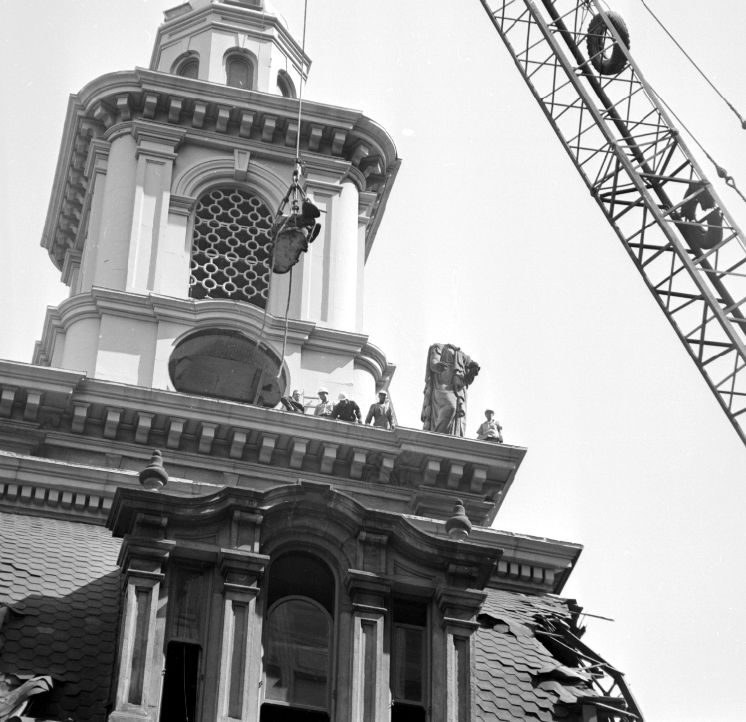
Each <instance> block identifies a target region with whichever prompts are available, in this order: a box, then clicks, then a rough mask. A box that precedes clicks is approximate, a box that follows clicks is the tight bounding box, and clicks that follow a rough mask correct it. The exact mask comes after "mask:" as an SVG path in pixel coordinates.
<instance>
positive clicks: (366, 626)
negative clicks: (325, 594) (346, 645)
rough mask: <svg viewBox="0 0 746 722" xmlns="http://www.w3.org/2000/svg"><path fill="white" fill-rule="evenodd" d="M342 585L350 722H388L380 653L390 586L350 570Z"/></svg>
mask: <svg viewBox="0 0 746 722" xmlns="http://www.w3.org/2000/svg"><path fill="white" fill-rule="evenodd" d="M345 585H346V587H347V593H348V594H349V595H350V598H351V600H352V655H351V660H352V670H351V675H350V678H351V682H352V684H351V691H350V722H385V721H386V720H388V719H389V693H388V688H389V659H388V656H387V655H386V656H384V653H383V651H384V637H385V633H386V630H385V619H386V611H387V610H386V605H387V599H388V595H389V593H390V591H391V582H390V581H389V580H387V579H385V578H383V577H381V576H379V575H377V574H373V573H370V572H363V571H359V570H355V569H351V570H350V571H348V572H347V578H346V579H345Z"/></svg>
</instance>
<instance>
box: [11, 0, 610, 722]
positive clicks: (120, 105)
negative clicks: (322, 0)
mask: <svg viewBox="0 0 746 722" xmlns="http://www.w3.org/2000/svg"><path fill="white" fill-rule="evenodd" d="M309 63H310V61H309V59H308V58H307V57H306V56H305V55H304V54H303V52H302V51H301V49H300V47H299V46H298V43H297V41H296V40H295V39H294V38H293V37H292V36H291V35H290V33H289V32H288V30H287V28H286V27H285V26H284V24H283V23H282V22H281V21H280V20H279V19H278V18H277V17H276V16H275V15H273V14H272V13H271V10H270V9H269V8H267V7H265V6H263V5H262V3H261V0H214V1H213V2H207V1H206V0H191V2H189V3H184V4H183V5H180V6H178V7H176V8H174V9H173V10H170V11H168V12H167V13H166V19H165V22H164V24H163V25H162V26H161V28H160V29H159V31H158V34H157V36H156V43H155V49H154V52H153V57H152V61H151V66H150V69H148V70H135V71H131V72H122V73H113V74H110V75H107V76H103V77H101V78H98V79H96V80H94V81H92V82H91V83H89V85H87V86H86V87H85V88H84V89H83V90H82V91H81V92H80V93H79V94H77V95H74V96H72V98H71V101H70V105H69V110H68V115H67V118H66V121H65V130H64V135H63V142H62V147H61V150H60V157H59V163H58V167H57V174H56V178H55V184H54V188H53V192H52V198H51V202H50V206H49V212H48V215H47V221H46V225H45V230H44V237H43V240H42V243H43V245H44V246H45V247H46V248H47V249H48V250H49V254H50V257H51V259H52V261H53V262H54V263H55V264H56V265H57V267H58V268H59V269H60V270H61V272H62V274H63V279H64V280H65V282H66V283H67V284H68V285H69V286H70V298H69V299H67V300H66V301H64V302H63V303H62V304H61V305H60V306H59V307H58V308H54V309H50V311H49V313H48V315H47V319H46V323H45V326H44V329H43V333H42V338H41V340H40V341H39V342H38V344H37V348H36V351H35V356H34V361H33V363H32V364H21V363H12V362H0V549H1V550H2V553H1V554H0V634H1V635H2V637H3V646H2V647H0V722H3V720H5V719H7V718H8V716H9V715H10V714H20V713H21V711H23V710H22V706H19V705H21V702H18V699H19V694H21V693H20V692H19V690H21V692H22V685H23V682H24V681H26V680H28V679H35V678H37V677H40V676H48V677H49V678H50V682H49V683H50V684H51V685H52V689H51V690H50V691H48V692H44V693H42V694H38V695H36V696H34V697H33V698H32V701H31V707H30V708H28V709H26V713H27V714H31V713H33V716H35V717H37V718H43V719H49V720H52V719H55V720H62V719H69V718H72V719H92V720H102V721H103V720H104V719H111V720H117V721H118V722H130V721H132V722H134V721H135V720H137V721H139V722H143V721H145V720H150V721H151V722H159V721H160V722H169V720H184V719H189V720H190V722H192V721H194V722H214V721H217V720H220V721H224V722H228V721H229V720H245V721H246V722H255V721H261V722H277V721H285V722H294V721H297V720H306V721H307V722H315V721H316V720H318V721H319V722H323V721H329V722H342V721H345V722H347V721H350V722H389V721H391V722H397V720H405V719H406V720H415V721H416V720H429V721H430V722H452V721H453V722H455V721H458V722H467V721H468V722H472V721H476V720H495V719H501V720H506V721H507V720H517V719H541V720H553V719H558V718H564V719H568V720H580V719H582V720H593V719H596V720H604V719H612V718H616V717H614V715H613V714H611V713H610V712H609V711H608V710H612V711H613V710H614V709H619V705H618V704H617V703H616V702H614V700H613V699H612V698H611V697H607V696H603V695H601V696H599V692H598V691H597V690H596V688H595V686H594V685H595V681H596V678H597V677H599V676H603V675H602V674H601V672H600V671H598V670H597V671H596V672H593V673H591V672H586V671H583V669H582V659H586V658H590V657H588V655H589V654H590V652H584V653H582V654H579V653H578V652H577V649H576V651H575V652H574V654H576V656H575V657H572V655H570V658H568V655H567V653H564V656H563V654H562V653H560V652H558V651H557V649H558V648H557V647H556V645H555V646H554V647H553V643H552V641H551V638H556V637H557V636H558V635H561V634H565V635H566V636H565V639H570V637H572V638H573V639H575V638H576V636H577V637H579V636H580V634H581V632H582V630H581V629H580V628H579V627H578V614H579V608H578V607H577V606H576V605H575V604H574V602H572V601H568V600H562V599H560V598H559V597H557V596H555V595H557V594H560V593H561V592H562V588H563V586H564V584H565V582H566V581H567V578H568V576H569V574H570V572H571V571H572V569H573V568H574V566H575V564H576V562H577V560H578V557H579V554H580V552H581V547H580V546H579V545H577V544H571V543H565V542H558V541H551V540H547V539H538V538H532V537H528V536H521V535H515V534H507V533H503V532H497V531H494V530H492V529H490V528H489V525H490V524H491V523H492V522H493V521H494V519H495V516H496V515H497V513H498V511H499V509H500V506H501V504H502V502H503V500H504V499H505V496H506V494H507V492H508V490H509V489H510V486H511V484H512V483H513V481H514V479H515V476H516V473H517V471H518V469H519V467H520V464H521V461H522V459H523V457H524V455H525V449H522V448H519V447H515V446H510V445H506V444H490V443H484V442H480V441H476V440H470V439H465V438H459V437H455V436H447V435H442V434H436V433H430V432H424V431H419V430H413V429H407V428H401V427H397V428H395V429H393V430H389V429H383V428H374V427H365V426H361V425H357V424H350V423H346V422H342V421H333V420H329V419H327V418H322V417H317V416H314V415H312V414H299V413H288V412H286V411H283V410H281V409H280V408H273V407H272V406H273V404H269V403H266V404H262V403H260V402H257V398H260V397H259V396H258V394H259V392H260V390H261V389H260V387H261V388H268V386H267V383H266V382H267V381H268V379H269V376H267V375H266V374H267V373H269V371H267V369H269V368H270V366H271V367H272V373H274V370H275V368H276V370H277V375H276V377H273V379H272V383H273V384H276V385H277V386H278V387H281V388H280V391H281V392H283V393H286V394H289V389H291V388H293V389H295V388H297V389H302V390H305V392H306V394H305V396H306V398H308V397H309V396H314V395H315V392H316V388H318V386H322V385H323V386H325V387H327V388H328V389H329V390H330V391H331V396H332V398H336V394H338V393H345V394H347V395H348V396H349V397H350V398H352V399H354V400H356V401H358V403H360V404H361V405H363V404H365V405H367V403H369V401H370V399H371V398H373V397H374V395H375V392H376V391H381V390H384V389H386V388H387V387H388V383H389V381H390V379H391V376H392V374H393V372H394V366H393V365H392V364H391V363H390V362H389V361H388V360H387V358H386V356H385V355H384V353H383V352H382V351H380V350H379V349H377V348H376V347H375V346H373V345H372V344H371V343H370V342H369V340H368V337H367V336H366V335H365V334H364V332H363V309H362V287H363V282H364V271H365V260H366V258H367V256H368V253H369V252H370V250H371V247H372V244H373V241H374V239H375V235H376V232H377V229H378V226H379V224H380V222H381V219H382V217H383V213H384V211H385V205H386V201H387V198H388V194H389V193H390V191H391V188H392V185H393V182H394V179H395V177H396V172H397V170H398V167H399V163H400V161H399V159H398V158H397V156H396V149H395V147H394V145H393V142H392V141H391V138H390V137H389V136H388V134H387V133H386V132H385V131H384V130H383V129H382V128H381V127H380V126H378V125H377V124H376V123H374V122H373V121H371V120H370V119H368V118H367V117H365V116H364V115H362V114H361V113H359V112H356V111H350V110H347V109H343V108H335V107H331V106H327V105H322V104H319V103H312V102H308V103H304V106H303V118H302V122H301V124H300V127H299V126H298V123H297V109H298V101H297V100H296V99H295V97H294V94H295V91H296V89H297V88H298V87H299V85H300V83H301V82H302V78H303V77H304V76H305V74H306V73H307V70H308V66H309ZM230 84H233V87H232V86H231V85H230ZM298 134H299V135H300V148H301V155H302V159H303V161H304V164H305V178H304V180H303V184H304V187H305V189H306V192H307V193H308V194H309V196H310V197H311V198H312V200H313V202H314V203H315V204H316V205H317V206H319V208H320V209H321V210H322V230H321V233H320V236H319V238H318V239H317V240H316V241H315V242H314V243H313V245H312V246H311V247H310V249H309V251H308V252H307V253H306V254H304V255H303V256H302V257H301V261H300V263H299V264H298V266H296V267H295V269H294V270H293V272H292V273H293V275H294V280H293V282H292V290H291V288H290V286H291V283H290V278H289V277H288V276H275V277H274V278H273V279H272V282H271V284H268V283H265V281H263V280H262V279H267V278H268V277H269V274H268V273H266V268H267V266H266V265H265V266H263V265H262V264H264V263H265V261H266V258H267V256H266V253H265V252H266V249H267V245H266V244H267V243H268V242H269V238H268V236H267V235H266V233H265V230H266V228H265V226H263V225H262V224H263V223H264V222H265V220H266V212H265V211H264V210H262V209H265V208H266V209H269V211H268V212H274V209H276V208H277V206H278V204H279V202H280V200H281V199H282V196H283V194H284V193H285V190H286V189H287V186H288V183H289V179H290V176H291V173H292V169H293V160H294V157H295V143H296V139H297V137H298ZM211 193H212V194H213V195H210V194H211ZM200 204H201V205H200ZM221 204H222V205H221ZM200 208H203V209H206V210H205V211H204V214H203V215H200ZM263 213H264V214H265V215H262V214H263ZM231 214H233V215H231ZM200 224H201V226H200ZM195 239H196V240H195ZM231 239H233V240H231ZM236 239H238V240H236ZM203 240H204V244H203V245H201V246H200V245H199V243H202V241H203ZM231 244H232V245H231ZM252 244H253V245H252ZM262 244H264V245H262ZM263 253H265V255H264V256H263V255H262V254H263ZM200 254H201V255H202V256H204V258H205V259H207V260H204V259H203V260H199V258H198V256H200ZM200 264H201V265H200ZM210 264H212V265H211V267H210V268H206V267H207V266H208V265H210ZM226 269H232V270H230V271H226ZM239 275H241V278H243V279H244V281H245V283H244V281H241V282H240V283H239V281H237V280H236V279H237V278H238V276H239ZM206 279H211V280H206ZM241 283H244V286H243V287H244V288H246V289H249V290H246V291H245V292H244V295H243V296H242V297H241V298H237V297H235V293H238V291H237V290H236V289H238V288H239V286H240V284H241ZM263 284H264V285H263ZM195 289H196V290H195ZM288 294H289V295H290V297H289V306H288V307H289V313H288V315H287V319H285V318H284V316H285V308H286V304H287V303H288V300H287V299H288ZM185 344H191V345H185ZM283 348H284V349H285V353H284V355H283V353H282V350H283ZM185 349H188V352H187V351H185ZM195 349H197V350H195ZM216 349H217V350H216ZM210 354H212V355H210ZM252 354H253V355H252ZM175 359H177V360H178V361H179V363H181V361H184V362H185V363H184V365H182V366H179V364H178V363H176V362H175ZM257 359H258V360H257ZM251 364H253V366H252V365H251ZM262 364H264V366H263V365H262ZM272 364H275V365H274V366H272ZM247 370H252V373H253V372H254V371H255V372H256V374H255V377H254V381H253V382H251V383H254V386H251V383H250V380H248V377H246V378H244V376H242V374H244V375H245V374H247V373H248V371H247ZM187 378H188V379H189V383H187V382H186V381H185V379H187ZM189 384H191V386H190V385H189ZM262 384H265V385H264V386H262ZM273 388H274V387H273ZM185 389H186V390H185ZM247 389H248V390H247ZM247 394H248V396H247ZM252 394H253V397H252ZM252 398H253V402H252V400H251V399H252ZM247 399H248V401H247ZM278 406H279V405H278ZM363 408H365V406H363ZM154 447H155V448H158V449H161V451H162V458H163V461H164V464H165V469H166V470H167V472H168V474H169V477H170V478H169V481H168V484H167V485H166V486H165V488H164V489H162V490H161V491H157V492H156V491H149V490H145V489H143V488H142V487H141V486H140V483H139V480H138V472H139V471H140V470H141V469H143V467H145V466H146V465H147V464H148V461H149V459H150V458H151V452H152V449H153V448H154ZM458 504H462V505H463V508H464V509H465V513H466V515H467V516H468V518H469V520H470V522H471V523H472V524H473V528H472V530H471V533H470V534H469V536H468V538H467V539H465V540H457V539H456V538H452V537H451V536H449V534H448V532H447V525H446V522H447V521H448V520H449V518H450V517H451V516H452V515H453V513H454V507H456V505H458ZM541 635H549V638H550V639H549V641H547V639H548V638H546V637H543V636H541ZM567 635H570V637H567ZM574 635H575V636H574ZM573 644H575V643H574V642H573ZM578 644H579V642H578ZM565 646H567V645H565ZM573 649H575V648H573ZM571 651H572V650H571ZM578 654H579V656H578ZM583 655H585V656H583ZM596 666H597V667H598V669H601V670H603V669H604V668H603V663H599V664H598V665H596ZM45 684H46V683H45ZM41 687H43V685H42V686H41ZM41 687H40V688H41ZM14 695H15V696H14ZM610 700H611V701H610ZM615 704H617V706H616V707H615V706H614V705H615ZM13 705H16V706H15V707H14V706H13ZM604 705H605V706H604ZM19 710H20V711H19ZM604 710H606V711H604Z"/></svg>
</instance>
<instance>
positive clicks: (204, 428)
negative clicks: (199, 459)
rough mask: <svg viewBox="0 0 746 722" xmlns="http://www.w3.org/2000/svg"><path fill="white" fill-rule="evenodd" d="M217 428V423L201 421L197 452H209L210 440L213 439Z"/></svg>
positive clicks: (210, 447) (210, 448) (210, 449)
mask: <svg viewBox="0 0 746 722" xmlns="http://www.w3.org/2000/svg"><path fill="white" fill-rule="evenodd" d="M217 430H218V425H217V424H207V423H205V422H202V423H201V424H200V425H199V453H200V454H209V453H210V452H211V451H212V442H213V440H214V439H215V432H216V431H217Z"/></svg>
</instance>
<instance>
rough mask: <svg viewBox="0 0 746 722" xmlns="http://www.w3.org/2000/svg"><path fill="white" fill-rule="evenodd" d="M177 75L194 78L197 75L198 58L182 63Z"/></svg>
mask: <svg viewBox="0 0 746 722" xmlns="http://www.w3.org/2000/svg"><path fill="white" fill-rule="evenodd" d="M179 75H180V76H181V77H182V78H192V79H193V80H196V79H197V77H198V76H199V60H197V59H196V58H192V59H190V60H187V61H185V62H184V63H182V65H181V67H180V68H179Z"/></svg>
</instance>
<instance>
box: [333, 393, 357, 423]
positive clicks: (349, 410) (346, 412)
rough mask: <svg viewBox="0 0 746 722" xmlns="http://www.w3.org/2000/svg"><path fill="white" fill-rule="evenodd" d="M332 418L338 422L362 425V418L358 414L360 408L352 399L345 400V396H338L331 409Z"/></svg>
mask: <svg viewBox="0 0 746 722" xmlns="http://www.w3.org/2000/svg"><path fill="white" fill-rule="evenodd" d="M332 418H333V419H339V420H340V421H349V422H351V423H353V424H362V423H363V417H362V414H361V413H360V407H359V406H358V405H357V403H355V402H354V401H353V400H352V399H348V398H347V394H340V395H339V401H338V402H337V403H336V405H335V406H334V409H332Z"/></svg>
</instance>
